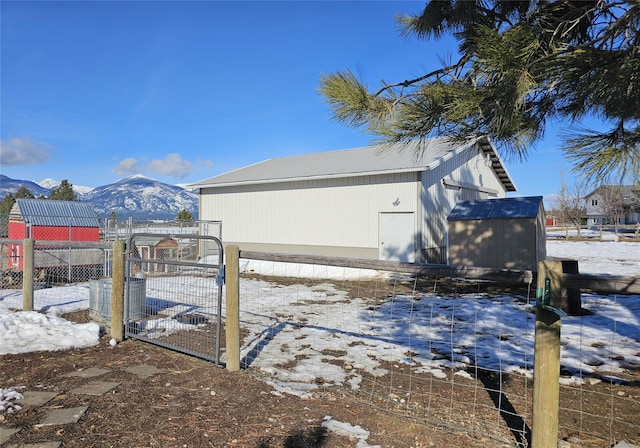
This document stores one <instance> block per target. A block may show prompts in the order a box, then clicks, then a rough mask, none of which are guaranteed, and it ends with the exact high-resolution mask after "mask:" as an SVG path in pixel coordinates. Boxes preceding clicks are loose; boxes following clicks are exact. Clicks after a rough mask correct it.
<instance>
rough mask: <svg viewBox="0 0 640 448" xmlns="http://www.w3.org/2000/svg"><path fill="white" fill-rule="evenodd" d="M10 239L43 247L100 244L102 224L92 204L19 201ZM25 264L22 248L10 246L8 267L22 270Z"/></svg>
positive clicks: (14, 208)
mask: <svg viewBox="0 0 640 448" xmlns="http://www.w3.org/2000/svg"><path fill="white" fill-rule="evenodd" d="M8 237H9V239H12V240H24V239H25V238H31V239H33V240H36V242H40V243H41V242H42V241H99V240H100V221H99V219H98V215H97V214H96V212H95V210H94V209H93V207H92V206H91V204H88V203H86V202H75V201H55V200H50V199H27V198H18V199H16V203H15V204H14V206H13V208H12V209H11V213H10V215H9V226H8ZM40 246H42V244H40ZM42 255H44V252H43V253H42ZM48 258H50V259H53V258H55V257H48ZM65 258H68V256H66V257H65ZM22 260H23V253H22V244H10V245H9V266H10V267H15V268H17V269H22ZM58 261H60V260H58ZM61 262H62V261H61Z"/></svg>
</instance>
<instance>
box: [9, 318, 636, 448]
mask: <svg viewBox="0 0 640 448" xmlns="http://www.w3.org/2000/svg"><path fill="white" fill-rule="evenodd" d="M67 317H68V318H71V319H72V320H76V321H80V322H82V321H86V320H87V319H88V316H87V315H85V314H83V313H76V314H75V315H73V316H67ZM140 364H148V365H152V366H155V367H156V368H158V369H162V372H160V373H158V374H156V375H154V376H152V377H149V378H146V379H144V378H140V377H138V376H136V375H133V374H131V373H129V372H127V371H125V370H124V369H125V368H127V367H131V366H136V365H140ZM90 367H97V368H103V369H108V370H109V371H110V372H109V373H107V374H105V375H103V376H101V377H100V378H99V379H100V380H102V381H116V382H120V385H119V386H117V387H116V388H115V389H113V390H112V391H111V392H109V393H106V394H104V395H99V396H88V395H75V394H70V393H68V391H70V390H71V389H73V388H75V387H78V386H80V385H82V384H84V383H86V382H87V380H86V379H84V378H79V377H74V376H66V375H65V374H68V373H71V372H75V371H78V370H80V369H87V368H90ZM627 377H628V379H629V380H632V381H630V382H629V383H627V384H626V385H615V386H612V385H611V384H607V383H604V382H602V383H598V384H593V385H589V386H588V388H578V389H575V390H571V389H567V388H563V390H562V396H561V402H562V403H564V404H565V405H566V407H567V408H568V409H581V412H580V414H579V415H578V417H576V414H575V413H572V412H562V410H561V416H560V427H561V433H560V436H561V437H562V438H563V439H565V440H567V443H569V444H568V445H565V446H567V447H572V448H577V447H610V446H612V445H614V444H615V442H616V441H619V440H625V441H627V442H629V443H635V444H640V434H638V431H637V429H638V426H639V423H638V422H639V421H640V376H639V375H638V373H637V372H630V373H629V375H628V376H627ZM634 379H635V380H634ZM456 381H457V380H456ZM467 381H469V382H470V383H476V384H475V385H478V384H480V385H481V387H480V390H484V391H486V393H485V394H484V396H483V397H479V398H478V397H476V401H477V402H478V403H479V405H482V406H486V407H483V408H480V410H479V411H478V410H476V412H475V415H474V416H471V413H470V410H469V409H465V405H464V403H470V402H472V401H473V400H472V399H471V398H470V397H464V396H456V395H459V394H464V393H465V389H464V388H459V389H456V391H455V395H454V392H453V391H452V390H451V388H450V387H449V388H448V387H447V385H446V383H443V384H442V391H441V394H440V396H441V397H442V400H433V403H432V404H431V406H432V407H433V409H432V410H431V415H433V416H434V417H435V419H434V420H433V421H432V422H431V424H430V423H425V422H424V421H421V422H418V421H417V420H415V419H413V420H412V418H411V417H408V418H407V417H402V416H399V415H395V414H392V413H390V412H387V411H384V410H380V409H381V408H382V406H379V407H377V406H376V403H375V402H371V401H369V402H368V403H367V402H366V400H357V399H355V398H354V396H353V395H352V394H346V393H343V392H341V391H332V390H326V391H323V392H321V393H319V394H317V395H316V396H314V398H312V399H301V398H298V397H295V396H290V395H276V394H273V391H272V389H271V387H270V386H269V385H267V384H266V383H265V382H264V381H261V380H260V379H258V378H257V377H256V376H255V375H253V374H252V373H251V372H239V373H230V372H227V371H226V370H224V369H222V368H220V367H217V366H215V365H213V364H211V363H209V362H205V361H202V360H199V359H196V358H193V357H190V356H187V355H183V354H179V353H175V352H172V351H169V350H166V349H163V348H159V347H155V346H152V345H149V344H145V343H142V342H138V341H134V340H127V341H125V342H123V343H121V344H119V345H117V346H116V347H111V346H110V345H109V344H108V337H105V338H103V339H102V340H101V341H100V344H99V345H98V346H96V347H90V348H84V349H75V350H68V351H61V352H36V353H26V354H17V355H4V356H2V357H0V387H2V388H9V387H25V388H26V389H27V390H40V391H56V392H60V394H59V395H58V396H57V397H56V398H54V399H53V400H52V401H51V402H49V403H47V404H46V405H45V406H42V407H25V408H24V409H22V410H20V411H17V412H16V413H15V414H12V415H4V416H0V423H1V424H2V425H3V426H5V427H7V426H8V427H21V428H23V430H21V431H20V432H19V433H17V434H15V435H14V436H13V438H12V439H11V440H10V442H9V443H11V444H18V445H19V444H28V443H37V442H43V441H52V440H57V441H62V442H63V445H62V446H64V447H83V448H84V447H251V448H253V447H255V448H275V447H284V448H303V447H305V448H321V447H322V448H338V447H356V446H363V445H358V442H359V440H358V439H356V438H354V437H348V436H344V435H340V434H337V433H336V432H334V431H327V430H326V428H324V427H323V426H322V425H321V423H322V422H323V420H324V419H325V417H326V416H331V418H332V419H333V420H335V421H338V422H344V423H348V424H350V425H353V426H355V425H359V426H360V427H361V428H363V429H365V430H367V431H369V432H370V435H369V436H368V438H367V439H366V443H368V444H369V445H371V446H374V445H379V446H380V447H384V448H387V447H389V448H391V447H495V446H518V445H520V446H523V445H525V446H526V445H527V441H526V440H525V439H524V437H522V436H520V437H519V436H518V434H517V433H515V434H510V433H509V430H508V429H505V428H506V427H507V426H506V425H505V424H504V422H497V420H509V419H511V420H512V421H511V422H510V425H511V424H513V423H515V425H517V424H518V420H520V423H521V424H522V425H528V424H530V415H527V412H526V409H527V406H529V407H530V401H529V398H525V399H524V403H520V402H519V401H518V400H514V399H512V401H511V402H509V401H508V399H509V398H508V397H529V396H530V393H531V390H532V386H531V383H530V382H528V381H526V380H524V379H522V378H520V379H519V380H516V379H511V380H508V379H504V378H502V379H498V378H494V377H491V376H490V375H489V376H485V377H483V378H478V379H477V380H472V379H468V380H467ZM500 381H504V384H502V387H499V382H500ZM470 386H471V384H470ZM414 387H416V386H415V385H414ZM431 387H433V385H431ZM612 387H615V390H612ZM478 390H479V389H478V388H477V387H475V388H474V387H469V388H468V391H469V392H468V393H469V394H477V393H478V392H477V391H478ZM497 390H501V391H503V392H501V393H498V392H497ZM591 393H593V395H590V394H591ZM606 394H608V396H623V397H626V398H628V400H615V407H616V409H615V413H616V418H618V419H621V420H622V421H625V422H632V425H622V426H621V427H617V426H618V425H617V424H615V422H612V421H611V420H610V419H609V418H607V417H606V416H607V415H609V413H610V411H611V409H610V407H612V406H613V404H612V403H609V402H603V400H602V397H603V396H606ZM505 400H506V403H507V404H508V406H505ZM527 401H528V403H527ZM457 403H460V404H459V405H458V404H457ZM498 403H500V406H501V408H502V409H503V412H498V411H495V410H494V411H495V412H493V413H491V412H486V411H483V410H482V409H489V410H490V408H492V407H493V408H495V406H496V405H497V404H498ZM75 406H88V410H87V412H86V413H85V414H84V415H83V417H82V418H81V419H80V420H79V421H78V422H77V423H76V424H70V425H65V426H51V427H41V428H36V427H35V425H36V424H37V423H38V422H40V421H41V419H42V417H43V415H44V413H45V412H46V411H47V410H48V409H52V408H69V407H75ZM438 406H441V407H442V412H439V411H438V409H437V407H438ZM522 409H525V411H523V410H522ZM484 412H486V416H485V418H484V420H483V413H484ZM493 414H495V415H496V416H497V418H496V417H495V416H494V415H493ZM439 415H441V416H442V420H440V421H443V420H444V421H447V420H448V421H449V422H451V423H452V424H450V425H446V426H442V425H438V424H437V420H436V419H437V418H438V416H439ZM521 415H522V416H521ZM603 415H604V416H605V417H602V416H603ZM634 419H635V420H634ZM634 421H635V423H633V422H634ZM473 422H475V423H473ZM613 426H616V427H614V428H613V429H612V430H611V429H610V427H613ZM527 427H528V426H527ZM463 428H466V429H467V430H465V429H463ZM469 428H472V429H474V428H477V429H478V431H476V432H470V431H468V429H469ZM501 428H502V429H501ZM611 431H613V433H614V434H615V436H614V437H611V436H604V437H603V436H602V434H611ZM612 439H613V440H612ZM504 440H511V441H512V442H511V443H510V444H504V443H502V442H501V441H504ZM365 446H366V445H365Z"/></svg>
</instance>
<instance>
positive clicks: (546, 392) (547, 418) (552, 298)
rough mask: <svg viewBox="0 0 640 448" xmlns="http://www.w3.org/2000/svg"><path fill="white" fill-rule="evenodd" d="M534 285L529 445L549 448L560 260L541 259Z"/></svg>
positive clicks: (554, 424)
mask: <svg viewBox="0 0 640 448" xmlns="http://www.w3.org/2000/svg"><path fill="white" fill-rule="evenodd" d="M546 280H548V282H546ZM537 286H538V293H537V298H536V326H535V331H536V332H535V346H534V359H533V425H532V428H531V432H532V434H531V441H532V444H531V446H532V447H533V448H549V447H555V446H557V444H558V407H559V404H560V327H561V321H560V315H559V314H557V313H556V312H554V311H553V310H552V309H551V308H554V309H557V310H559V309H560V307H561V301H562V261H560V260H544V261H541V262H540V263H539V265H538V285H537ZM545 289H548V290H549V291H548V298H549V303H548V306H549V308H542V307H541V306H540V302H539V301H544V296H545Z"/></svg>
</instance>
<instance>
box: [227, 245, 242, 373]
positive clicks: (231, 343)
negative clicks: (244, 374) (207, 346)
mask: <svg viewBox="0 0 640 448" xmlns="http://www.w3.org/2000/svg"><path fill="white" fill-rule="evenodd" d="M225 254H226V267H225V275H226V280H225V284H226V287H227V294H226V309H227V315H226V319H225V322H226V348H227V370H229V371H231V372H236V371H238V370H240V248H239V247H238V246H235V245H230V246H227V248H226V249H225Z"/></svg>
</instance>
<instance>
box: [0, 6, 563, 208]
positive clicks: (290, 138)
mask: <svg viewBox="0 0 640 448" xmlns="http://www.w3.org/2000/svg"><path fill="white" fill-rule="evenodd" d="M423 6H424V2H396V1H394V2H391V1H386V2H382V1H378V2H365V1H355V2H337V1H324V2H310V1H288V2H272V1H261V2H245V1H237V2H218V1H195V2H187V1H184V2H170V1H155V2H154V1H136V2H128V1H114V2H99V1H69V2H61V1H42V2H28V1H27V2H23V1H16V2H13V1H2V2H0V8H1V10H0V18H1V41H0V44H1V58H2V59H1V61H0V62H1V65H0V67H1V72H0V74H1V77H0V88H1V89H0V94H1V96H0V120H1V121H0V138H1V139H2V152H1V156H2V157H1V159H0V162H1V172H2V174H4V175H6V176H9V177H11V178H15V179H28V180H33V181H40V180H42V179H44V178H48V177H50V178H54V179H56V180H62V179H67V180H68V181H69V182H71V183H72V184H74V185H82V186H90V187H97V186H100V185H105V184H109V183H112V182H115V181H116V180H117V179H120V178H122V177H126V176H129V175H132V174H138V173H140V174H144V175H146V176H149V177H152V178H154V179H157V180H160V181H162V182H166V183H171V184H178V183H179V184H184V183H190V182H196V181H198V180H202V179H205V178H208V177H211V176H214V175H216V174H219V173H222V172H226V171H229V170H232V169H235V168H239V167H242V166H245V165H248V164H252V163H256V162H259V161H262V160H265V159H268V158H273V157H281V156H286V155H293V154H301V153H309V152H320V151H329V150H336V149H344V148H352V147H358V146H364V145H367V144H369V143H371V140H372V137H371V136H369V135H365V134H362V133H361V131H360V130H358V129H352V128H348V127H346V126H345V125H343V124H340V123H338V122H335V121H333V120H332V119H331V116H330V112H329V109H328V107H327V105H326V104H325V103H324V100H323V98H322V97H321V96H320V95H319V93H318V86H319V79H320V76H321V75H322V74H327V73H332V72H335V71H338V70H343V69H347V68H350V69H352V70H354V71H357V72H360V73H361V74H362V77H363V78H364V79H366V80H367V82H368V83H369V85H370V86H372V87H376V86H377V85H378V83H379V81H380V80H382V79H384V80H386V81H394V82H395V81H401V80H404V79H407V78H409V77H412V76H417V75H420V74H423V73H424V72H425V71H427V70H432V69H434V68H437V67H439V66H440V65H441V59H442V58H443V57H444V58H446V57H447V56H448V55H451V53H452V52H453V51H455V45H454V44H453V41H452V40H443V41H438V42H428V41H418V40H417V39H415V38H406V37H402V36H400V34H399V32H398V27H397V25H396V23H395V21H394V17H395V16H396V15H398V14H400V13H419V12H420V10H421V8H422V7H423ZM557 148H558V144H557V141H556V135H555V130H554V129H553V128H550V129H549V130H548V132H547V137H546V138H545V140H544V141H542V142H540V143H539V144H538V145H537V147H536V149H535V150H534V151H532V153H531V155H530V157H529V158H528V160H527V161H525V162H518V161H512V160H507V169H508V170H509V172H510V174H511V176H512V178H513V179H514V181H515V184H516V186H517V187H518V192H517V193H516V194H515V195H522V196H531V195H545V196H549V195H553V194H555V193H557V192H558V191H559V188H560V175H561V173H564V174H565V177H566V180H567V183H572V182H573V180H572V178H571V173H570V169H571V167H570V164H569V163H568V162H567V161H566V160H565V159H564V158H563V157H562V154H561V152H560V151H559V150H558V149H557Z"/></svg>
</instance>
